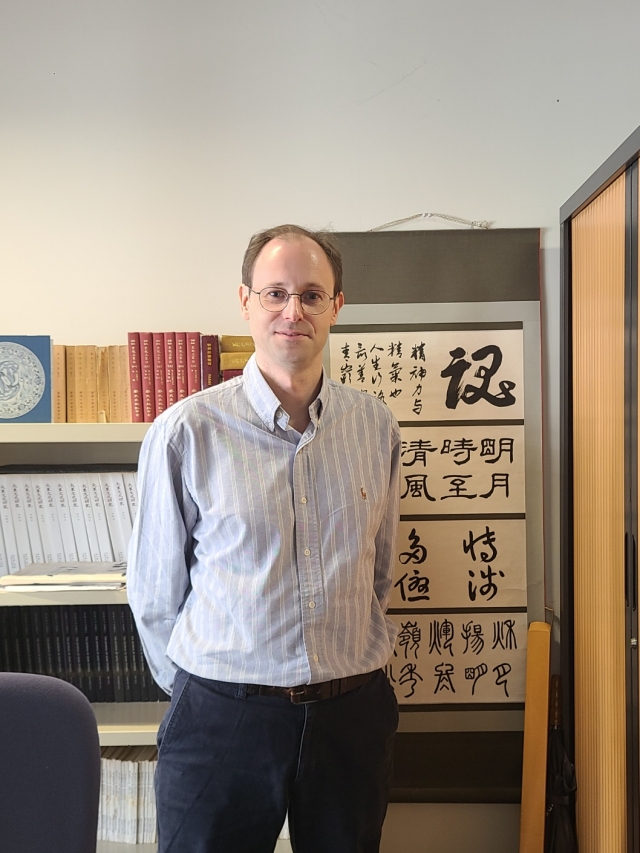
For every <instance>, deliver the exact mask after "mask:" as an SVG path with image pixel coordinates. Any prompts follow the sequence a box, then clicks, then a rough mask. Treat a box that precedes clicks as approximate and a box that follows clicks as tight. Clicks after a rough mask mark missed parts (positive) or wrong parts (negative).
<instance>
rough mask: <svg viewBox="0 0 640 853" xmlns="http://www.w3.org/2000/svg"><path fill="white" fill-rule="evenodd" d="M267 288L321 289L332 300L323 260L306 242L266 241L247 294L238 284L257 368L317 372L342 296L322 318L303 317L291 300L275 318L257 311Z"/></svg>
mask: <svg viewBox="0 0 640 853" xmlns="http://www.w3.org/2000/svg"><path fill="white" fill-rule="evenodd" d="M269 287H277V288H280V289H284V290H286V291H287V292H288V293H304V292H305V291H306V290H324V291H325V292H326V293H328V294H329V295H330V296H333V287H334V280H333V271H332V269H331V265H330V263H329V260H328V259H327V256H326V255H325V253H324V252H323V250H322V249H321V248H320V246H319V245H318V244H317V243H316V242H314V241H313V240H311V239H310V238H309V237H302V238H300V239H296V240H280V239H277V240H271V241H270V242H269V243H267V245H266V246H265V247H264V248H263V249H262V251H261V252H260V254H259V255H258V257H257V259H256V262H255V265H254V268H253V282H252V288H251V290H249V288H248V287H246V286H245V285H240V304H241V306H242V316H243V317H244V319H245V320H248V321H249V326H250V330H251V335H252V336H253V339H254V341H255V345H256V358H257V359H258V364H259V365H260V367H261V368H263V369H264V370H267V371H268V370H269V367H270V366H271V367H272V368H275V369H279V370H286V371H288V372H291V371H292V370H293V371H294V372H301V371H303V370H307V369H309V368H314V369H315V368H316V367H317V369H318V370H320V366H321V364H322V350H323V348H324V345H325V343H326V341H327V337H328V335H329V329H330V327H331V326H333V324H334V323H335V322H336V319H337V317H338V312H339V311H340V308H341V307H342V305H343V303H344V297H343V295H342V293H340V294H338V296H337V297H336V298H335V299H333V300H332V301H331V304H330V306H329V308H327V310H326V311H325V312H324V314H305V313H304V311H303V310H302V308H301V305H300V300H299V299H296V298H290V299H289V301H288V302H287V304H286V306H285V307H284V308H283V310H282V311H279V312H278V313H275V312H271V311H267V310H265V309H264V308H263V307H262V305H261V304H260V300H259V298H258V295H257V292H256V291H261V290H263V289H265V288H269Z"/></svg>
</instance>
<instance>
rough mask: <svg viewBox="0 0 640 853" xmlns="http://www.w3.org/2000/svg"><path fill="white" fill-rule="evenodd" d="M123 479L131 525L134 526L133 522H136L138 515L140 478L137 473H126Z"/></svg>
mask: <svg viewBox="0 0 640 853" xmlns="http://www.w3.org/2000/svg"><path fill="white" fill-rule="evenodd" d="M122 479H123V481H124V489H125V492H126V494H127V503H128V504H129V515H130V516H131V524H132V525H133V522H134V521H135V520H136V515H137V514H138V482H137V480H138V478H137V476H136V472H135V471H124V472H123V474H122Z"/></svg>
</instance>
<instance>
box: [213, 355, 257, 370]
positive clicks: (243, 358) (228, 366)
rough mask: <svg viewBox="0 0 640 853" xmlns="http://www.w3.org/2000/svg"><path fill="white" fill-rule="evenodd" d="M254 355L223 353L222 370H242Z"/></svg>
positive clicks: (221, 356)
mask: <svg viewBox="0 0 640 853" xmlns="http://www.w3.org/2000/svg"><path fill="white" fill-rule="evenodd" d="M252 355H253V353H251V352H221V353H220V370H222V371H225V370H242V369H243V368H244V367H246V365H247V362H248V361H249V359H250V358H251V356H252Z"/></svg>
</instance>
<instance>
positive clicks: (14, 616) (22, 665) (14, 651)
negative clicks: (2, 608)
mask: <svg viewBox="0 0 640 853" xmlns="http://www.w3.org/2000/svg"><path fill="white" fill-rule="evenodd" d="M10 609H11V613H10V614H9V638H10V641H11V671H12V672H30V670H27V669H26V662H25V657H24V643H23V640H22V613H21V611H22V609H23V608H22V607H15V606H14V607H11V608H10Z"/></svg>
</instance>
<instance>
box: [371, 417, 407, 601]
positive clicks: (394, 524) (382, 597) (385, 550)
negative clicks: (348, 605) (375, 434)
mask: <svg viewBox="0 0 640 853" xmlns="http://www.w3.org/2000/svg"><path fill="white" fill-rule="evenodd" d="M391 418H392V422H391V428H390V436H389V441H390V446H391V465H390V471H389V491H388V493H387V505H386V508H385V513H384V516H383V518H382V523H381V524H380V528H379V530H378V533H377V535H376V562H375V573H374V587H375V593H376V596H377V598H378V601H379V602H380V606H381V607H382V610H383V612H386V610H387V607H388V605H389V598H390V595H391V584H392V583H393V573H394V569H395V560H396V539H397V536H398V520H399V515H400V451H401V441H400V427H399V425H398V422H397V421H396V419H395V418H394V417H393V416H391Z"/></svg>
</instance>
